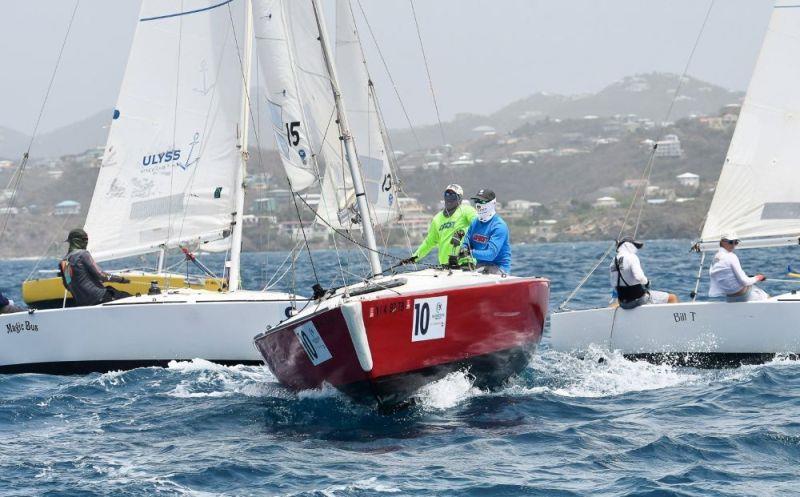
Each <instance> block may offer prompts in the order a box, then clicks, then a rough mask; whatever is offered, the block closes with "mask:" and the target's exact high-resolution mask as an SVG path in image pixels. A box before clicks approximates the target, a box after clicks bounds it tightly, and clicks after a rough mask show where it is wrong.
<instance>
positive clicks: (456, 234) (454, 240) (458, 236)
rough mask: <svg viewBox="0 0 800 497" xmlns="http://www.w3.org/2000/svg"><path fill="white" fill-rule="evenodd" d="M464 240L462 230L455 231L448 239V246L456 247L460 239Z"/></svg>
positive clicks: (459, 243)
mask: <svg viewBox="0 0 800 497" xmlns="http://www.w3.org/2000/svg"><path fill="white" fill-rule="evenodd" d="M462 238H464V230H456V231H455V232H454V233H453V236H452V237H451V238H450V245H452V246H453V247H458V246H459V245H461V239H462Z"/></svg>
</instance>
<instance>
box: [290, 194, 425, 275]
mask: <svg viewBox="0 0 800 497" xmlns="http://www.w3.org/2000/svg"><path fill="white" fill-rule="evenodd" d="M298 198H299V199H300V201H301V202H303V203H304V204H305V205H306V207H308V209H309V210H311V212H313V213H314V216H316V217H317V218H318V219H319V220H320V221H322V223H323V224H325V225H326V226H328V228H330V229H331V231H333V232H334V233H335V234H337V235H339V236H341V237H342V238H344V239H345V240H347V241H349V242H350V243H353V244H355V245H357V246H359V247H361V248H362V249H366V250H369V251H372V252H375V253H376V254H378V255H380V256H381V257H387V258H391V259H394V260H398V261H399V260H402V259H403V257H398V256H396V255H394V254H390V253H388V252H382V251H380V250H377V249H371V248H369V247H368V246H366V245H364V244H363V243H361V242H359V241H358V240H356V239H355V238H353V237H351V236H350V235H348V234H347V233H345V232H343V231H341V230H339V229H337V228H335V227H334V226H333V225H331V224H330V223H329V222H328V221H326V220H325V218H323V217H322V216H320V215H319V214H317V212H316V211H315V210H314V209H313V207H311V205H309V204H308V202H306V200H305V199H304V198H303V197H299V196H298ZM417 265H420V266H424V267H431V268H437V267H440V266H438V265H436V264H426V263H421V262H418V263H417Z"/></svg>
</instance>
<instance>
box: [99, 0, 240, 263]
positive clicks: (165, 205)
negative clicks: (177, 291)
mask: <svg viewBox="0 0 800 497" xmlns="http://www.w3.org/2000/svg"><path fill="white" fill-rule="evenodd" d="M242 6H243V0H228V1H222V2H221V1H220V0H144V1H143V3H142V7H141V14H140V19H139V22H138V25H137V28H136V33H135V35H134V40H133V45H132V47H131V52H130V56H129V59H128V65H127V67H126V69H125V75H124V79H123V83H122V88H121V90H120V95H119V99H118V102H117V108H116V109H115V111H114V119H113V121H112V124H111V130H110V133H109V138H108V143H107V144H106V149H105V154H104V156H103V161H102V166H101V169H100V173H99V176H98V179H97V184H96V186H95V191H94V196H93V197H92V203H91V207H90V209H89V213H88V217H87V220H86V231H87V232H88V233H89V240H90V249H91V250H92V251H93V253H94V255H95V257H96V258H97V259H99V260H103V259H113V258H117V257H123V256H127V255H132V254H140V253H147V252H151V251H154V250H157V249H158V248H159V247H162V246H163V247H167V248H169V247H175V246H178V245H180V244H183V243H187V242H192V241H197V242H205V241H211V240H219V239H221V238H224V237H226V236H228V234H229V231H230V228H231V221H232V213H233V211H234V210H235V208H234V205H235V199H234V184H235V179H236V176H237V172H238V168H239V167H240V154H239V150H238V149H237V128H238V121H239V113H240V101H241V93H242V68H241V67H240V62H239V60H240V57H239V54H237V41H238V44H239V46H241V45H242V43H243V40H242V39H241V38H242V36H243V35H242V33H243V32H244V30H243V29H241V25H240V23H241V19H242V17H243V14H242V12H243V11H242ZM232 21H235V23H236V25H234V23H233V22H232ZM236 36H238V37H239V39H238V40H237V39H236V38H235V37H236Z"/></svg>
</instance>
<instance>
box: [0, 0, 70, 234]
mask: <svg viewBox="0 0 800 497" xmlns="http://www.w3.org/2000/svg"><path fill="white" fill-rule="evenodd" d="M80 3H81V0H75V7H74V8H73V9H72V15H71V16H70V18H69V24H68V25H67V32H66V33H65V34H64V40H63V41H62V42H61V48H59V50H58V57H57V58H56V65H55V67H53V73H52V74H51V75H50V82H49V83H48V84H47V91H45V94H44V99H43V100H42V106H41V107H40V108H39V115H38V116H37V117H36V122H35V124H34V126H33V133H31V140H30V141H29V142H28V148H27V150H26V151H25V153H24V154H23V156H22V160H21V161H20V163H19V166H18V167H17V170H16V171H15V175H12V176H11V178H12V181H10V182H9V183H13V185H14V186H13V188H12V190H11V198H10V199H9V202H8V210H7V211H6V215H5V218H4V219H3V229H2V230H0V240H2V239H3V236H4V235H5V233H6V228H7V227H8V220H9V219H10V218H11V213H12V212H13V211H14V206H15V205H16V201H17V190H18V189H19V185H20V182H21V181H22V175H23V174H24V172H25V167H26V166H27V164H28V159H29V158H30V155H31V149H32V148H33V142H34V141H35V140H36V133H37V132H38V131H39V124H40V123H41V121H42V116H43V115H44V109H45V106H46V105H47V100H48V98H49V97H50V91H51V90H52V89H53V83H54V82H55V80H56V74H57V73H58V67H59V66H60V65H61V59H62V57H63V55H64V48H65V47H66V46H67V40H68V39H69V34H70V32H71V31H72V24H73V22H74V21H75V14H76V13H77V12H78V6H79V5H80Z"/></svg>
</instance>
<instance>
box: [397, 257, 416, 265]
mask: <svg viewBox="0 0 800 497" xmlns="http://www.w3.org/2000/svg"><path fill="white" fill-rule="evenodd" d="M415 262H417V256H416V255H412V256H411V257H408V258H406V259H402V260H401V261H400V264H414V263H415Z"/></svg>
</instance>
